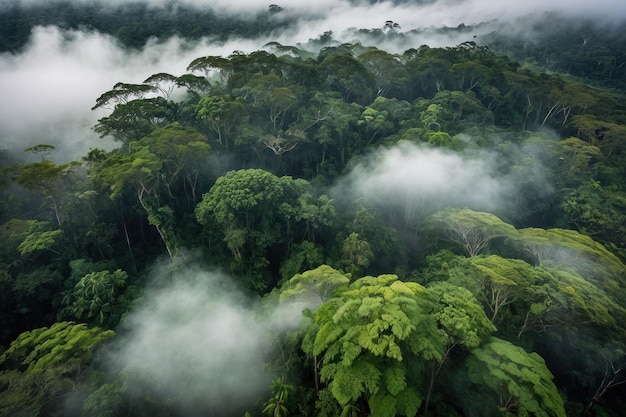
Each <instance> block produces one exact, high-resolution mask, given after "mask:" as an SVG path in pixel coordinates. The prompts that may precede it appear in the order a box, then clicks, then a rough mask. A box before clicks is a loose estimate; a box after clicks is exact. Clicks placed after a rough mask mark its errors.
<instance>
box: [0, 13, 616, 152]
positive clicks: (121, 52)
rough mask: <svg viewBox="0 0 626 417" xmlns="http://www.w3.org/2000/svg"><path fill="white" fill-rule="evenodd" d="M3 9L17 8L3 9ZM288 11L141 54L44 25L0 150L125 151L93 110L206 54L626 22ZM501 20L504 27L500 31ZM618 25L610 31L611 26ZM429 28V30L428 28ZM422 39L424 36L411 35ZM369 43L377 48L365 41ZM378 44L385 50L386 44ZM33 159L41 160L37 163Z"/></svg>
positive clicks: (2, 116)
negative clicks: (549, 23)
mask: <svg viewBox="0 0 626 417" xmlns="http://www.w3.org/2000/svg"><path fill="white" fill-rule="evenodd" d="M59 2H61V0H59V1H56V0H19V2H18V3H19V4H20V5H22V6H25V7H30V6H36V5H42V4H56V3H59ZM72 3H74V4H101V5H102V10H106V7H112V6H114V5H115V4H123V3H126V4H128V3H127V2H122V1H121V0H118V1H117V3H116V2H115V1H114V2H110V1H107V2H104V1H103V0H74V1H73V2H72ZM148 3H149V4H151V5H152V6H153V7H164V6H165V5H166V3H167V4H170V5H171V2H166V0H151V1H148ZM178 3H179V4H184V5H191V6H194V7H198V8H212V9H214V10H217V11H220V12H222V13H227V14H231V15H233V16H235V15H236V16H238V17H239V18H253V17H254V16H257V13H260V12H266V11H267V9H268V3H267V2H265V1H260V0H234V1H226V0H216V1H215V0H212V1H208V0H180V1H179V2H178ZM0 4H2V5H4V6H7V5H9V4H10V5H15V4H16V3H15V2H14V1H11V2H7V1H6V0H0ZM278 4H279V5H281V6H282V7H283V11H282V12H280V13H278V14H276V15H275V16H273V17H272V18H273V19H282V20H284V21H288V22H289V24H288V25H287V26H286V27H283V28H282V29H280V30H279V29H276V31H275V32H274V33H271V34H268V35H265V36H262V37H258V38H248V39H242V38H238V37H230V38H228V39H227V40H225V41H223V40H222V41H219V42H218V41H216V40H215V39H213V38H211V37H210V36H207V37H204V38H201V39H199V40H195V41H190V40H184V39H181V38H178V37H172V38H169V39H167V40H166V41H156V40H149V41H148V42H147V44H146V45H145V46H144V47H143V48H140V49H132V50H129V49H127V48H125V47H123V46H122V45H120V44H119V42H118V41H117V40H116V39H115V38H113V37H112V36H109V35H105V34H101V33H98V32H95V31H91V30H87V29H81V30H67V29H61V28H59V27H57V26H46V27H42V26H37V27H34V28H33V30H32V33H31V37H30V41H29V43H28V44H27V45H26V46H25V47H24V48H22V49H20V50H19V51H18V52H15V53H4V54H1V55H0V88H1V91H2V92H3V94H2V95H0V109H1V110H0V150H3V151H9V152H11V153H12V154H13V157H14V158H20V159H24V158H27V157H28V155H25V154H24V153H23V152H22V151H23V150H24V149H25V148H27V147H30V146H33V145H36V144H41V143H45V144H51V145H54V146H55V147H57V151H56V152H55V153H54V154H52V155H51V156H50V158H51V159H53V160H55V161H56V162H59V163H60V162H68V161H71V160H77V159H80V157H81V156H84V155H85V154H86V153H87V152H88V151H89V150H90V149H93V148H95V147H100V148H104V149H106V150H109V149H112V148H114V147H116V146H118V144H117V143H115V142H113V141H112V140H111V139H110V138H106V139H101V138H99V137H98V135H97V134H96V133H94V132H93V131H92V127H93V126H94V125H95V123H96V122H97V120H98V118H100V117H103V116H105V115H106V112H105V111H104V110H100V111H97V112H92V111H90V108H91V107H92V106H93V105H94V103H95V100H96V98H97V97H99V96H100V94H102V93H103V92H105V91H108V90H110V89H111V88H112V87H113V85H115V84H116V83H117V82H126V83H141V82H142V81H143V80H144V79H146V78H147V77H149V76H150V75H152V74H154V73H157V72H169V73H172V74H174V75H182V74H183V73H185V72H186V71H185V69H186V66H187V65H188V64H189V62H191V61H192V60H193V59H194V58H197V57H198V56H202V55H222V56H228V55H230V54H231V53H232V52H233V51H235V50H238V51H243V52H246V53H249V52H252V51H255V50H259V49H261V48H262V47H263V45H265V44H266V43H267V42H269V41H278V42H280V43H283V44H288V45H297V44H301V45H306V43H307V42H308V41H310V40H311V39H315V38H317V37H319V36H320V35H321V34H323V33H324V32H326V31H332V33H333V37H334V38H335V39H336V40H337V41H339V42H355V41H359V40H360V39H359V38H358V35H357V34H356V29H357V28H366V29H382V28H383V27H384V24H385V21H387V20H392V21H394V22H397V23H398V24H399V25H400V26H401V31H402V33H404V34H407V35H408V36H407V39H408V41H406V42H401V43H400V42H397V40H395V41H394V40H393V39H390V40H389V41H387V42H383V43H382V44H379V45H378V46H379V47H381V48H384V49H386V50H388V51H390V52H395V53H400V52H402V51H404V50H406V49H408V48H411V47H419V46H420V45H429V46H431V47H444V46H454V45H458V44H460V43H462V42H465V41H468V40H472V39H474V37H477V40H480V37H481V36H482V35H483V34H487V33H489V32H490V31H493V30H494V29H495V28H498V27H500V28H501V27H506V28H507V30H513V29H515V30H517V31H519V33H524V28H518V27H515V28H514V27H513V26H506V25H505V26H503V25H504V23H503V22H505V21H507V20H508V19H515V18H516V17H519V16H524V15H527V14H532V13H535V14H537V13H545V12H548V11H554V12H558V13H560V14H561V15H563V16H570V17H584V18H586V19H594V18H595V19H599V21H602V22H613V23H615V22H621V21H623V20H624V19H626V3H624V2H623V1H619V0H599V1H597V2H589V1H551V2H545V1H539V0H531V1H526V2H513V3H510V2H509V3H504V2H496V1H486V0H438V1H380V2H373V1H357V0H352V1H348V0H340V1H335V0H320V1H317V2H308V1H303V0H297V1H296V0H294V1H290V2H288V3H283V4H281V3H280V2H278ZM493 19H499V21H498V23H497V25H496V23H493V24H491V23H489V24H487V23H481V22H492V21H493V22H495V21H494V20H493ZM462 23H463V24H467V25H477V26H476V29H475V30H473V31H470V32H467V33H457V34H454V35H451V34H449V33H448V34H446V35H442V34H441V33H437V31H436V30H434V28H440V27H444V26H447V27H456V26H457V25H460V24H462ZM608 24H609V23H607V25H608ZM429 28H430V29H429ZM412 30H415V32H414V33H413V32H411V31H412ZM361 39H362V40H363V42H364V43H371V42H374V41H375V40H374V39H370V38H367V37H366V35H362V38H361ZM376 42H381V41H380V40H378V41H376ZM31 160H34V159H31Z"/></svg>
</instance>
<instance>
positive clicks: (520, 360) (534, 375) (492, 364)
mask: <svg viewBox="0 0 626 417" xmlns="http://www.w3.org/2000/svg"><path fill="white" fill-rule="evenodd" d="M466 366H467V369H468V376H469V379H470V381H472V382H473V383H474V384H476V385H478V386H480V387H482V388H483V389H482V390H481V391H483V392H484V391H486V389H488V390H489V391H490V392H489V393H488V394H487V395H489V396H490V397H491V401H492V402H491V403H487V404H489V405H490V407H489V408H487V407H485V410H484V411H485V414H484V415H499V413H498V412H497V411H498V410H499V411H500V412H507V413H515V414H516V415H520V416H525V415H533V416H537V417H565V409H564V406H563V400H562V398H561V396H560V394H559V392H558V390H557V388H556V386H555V385H554V382H553V376H552V374H551V373H550V371H549V370H548V368H547V367H546V365H545V362H544V360H543V359H542V358H541V356H539V355H538V354H536V353H530V354H529V353H527V352H526V351H525V350H524V349H523V348H521V347H519V346H515V345H513V344H511V343H509V342H507V341H505V340H501V339H498V338H495V337H492V338H491V340H490V341H489V343H487V344H485V345H483V346H482V347H480V348H478V349H475V350H473V351H472V355H471V356H470V357H469V358H468V360H467V364H466ZM487 404H486V405H487ZM496 404H497V407H494V406H493V405H496Z"/></svg>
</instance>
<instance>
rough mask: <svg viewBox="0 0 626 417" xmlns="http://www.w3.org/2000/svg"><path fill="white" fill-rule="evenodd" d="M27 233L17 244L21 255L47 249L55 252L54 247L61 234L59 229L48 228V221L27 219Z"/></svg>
mask: <svg viewBox="0 0 626 417" xmlns="http://www.w3.org/2000/svg"><path fill="white" fill-rule="evenodd" d="M27 223H28V226H29V228H28V235H26V236H25V238H24V240H23V241H22V242H21V243H20V244H19V245H18V246H17V250H18V251H19V252H20V254H21V255H22V256H29V255H32V254H33V253H36V252H39V251H45V250H49V251H52V252H54V253H56V254H58V253H59V252H58V251H56V250H55V249H54V246H55V244H56V241H57V239H58V238H59V236H60V235H61V234H62V231H61V230H60V229H56V230H48V222H43V221H38V220H27Z"/></svg>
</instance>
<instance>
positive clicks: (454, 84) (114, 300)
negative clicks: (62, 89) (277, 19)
mask: <svg viewBox="0 0 626 417" xmlns="http://www.w3.org/2000/svg"><path fill="white" fill-rule="evenodd" d="M268 51H273V52H274V53H271V52H268ZM188 71H189V72H188V73H186V74H183V75H173V74H165V73H156V74H154V75H153V76H151V77H148V78H147V79H146V80H145V82H144V83H141V84H127V83H118V84H116V85H115V86H114V87H113V89H112V90H110V91H107V92H105V93H103V94H102V95H101V96H100V97H99V98H97V99H96V103H95V106H94V108H110V110H111V113H110V114H109V115H108V116H106V117H103V118H102V119H100V120H99V121H98V124H97V126H96V127H95V129H96V130H97V131H98V132H100V133H101V134H103V135H108V136H112V137H114V138H115V139H117V140H118V141H120V143H121V146H120V147H119V148H118V149H115V150H113V151H110V152H104V151H102V150H93V151H91V152H90V153H89V154H88V155H86V156H85V157H84V158H83V159H82V160H81V161H77V162H74V163H71V164H67V165H57V164H55V163H54V162H52V161H50V160H48V158H50V157H51V155H52V154H53V151H54V149H52V147H50V146H49V145H40V146H37V147H33V148H31V149H29V151H30V152H33V153H35V154H37V155H39V156H40V157H41V159H42V160H41V161H40V162H35V163H31V164H26V165H13V166H10V167H7V168H3V169H2V171H1V172H0V173H1V174H2V177H1V178H2V182H0V185H1V192H2V194H3V196H6V199H5V201H6V203H4V204H3V205H1V206H0V209H1V211H0V220H1V225H0V297H1V299H2V307H1V310H0V320H2V324H3V325H2V326H1V327H0V328H1V329H2V334H1V337H2V339H1V343H2V345H3V346H6V347H7V350H6V352H5V353H4V354H3V356H2V357H1V358H0V369H1V370H2V372H4V373H3V374H2V375H3V378H5V379H3V380H2V381H5V382H2V383H3V384H5V386H10V387H17V388H15V389H16V390H17V389H19V390H21V391H20V393H21V394H19V395H17V394H16V395H17V396H13V394H15V392H17V391H15V390H14V388H11V389H9V390H8V391H7V397H6V398H7V399H6V400H3V401H6V404H8V406H9V405H10V407H12V408H10V409H11V410H13V409H16V408H17V407H18V406H19V405H20V404H22V405H24V404H25V401H26V400H25V396H28V395H31V394H32V393H33V392H40V393H41V397H37V402H33V405H36V407H37V408H36V409H34V410H33V411H32V414H33V415H40V416H43V415H53V414H54V412H59V410H60V409H61V408H60V407H61V405H59V404H58V403H57V402H54V401H50V399H51V398H55V396H58V394H59V392H64V393H67V392H69V391H71V390H72V389H74V387H73V386H72V388H71V389H70V388H67V385H66V384H65V383H66V382H67V381H66V379H67V378H66V379H64V380H63V381H65V382H63V384H60V385H58V384H57V385H54V387H55V388H54V389H49V390H48V389H41V385H38V384H45V383H47V381H48V380H47V379H46V378H48V377H50V378H51V377H52V375H53V374H54V373H56V374H57V375H58V376H59V377H63V378H65V377H67V375H68V374H69V373H70V372H78V373H80V375H81V376H80V377H79V376H77V377H76V378H74V379H73V380H72V381H73V384H75V385H76V386H80V387H81V388H84V387H85V386H86V384H87V383H88V382H86V381H85V380H84V379H83V378H82V375H84V373H83V372H82V371H83V370H84V368H86V367H88V366H89V367H90V370H91V371H93V370H95V369H97V365H96V364H90V360H91V349H92V347H95V346H96V345H97V344H99V343H100V342H102V341H104V340H105V339H106V338H108V337H109V336H111V335H112V333H110V331H111V329H114V328H115V327H116V326H117V325H119V324H120V321H121V320H123V317H124V315H125V313H126V312H127V311H128V309H129V307H130V306H131V305H132V303H133V301H134V300H135V299H137V298H138V297H140V296H141V292H142V288H143V282H144V275H145V274H146V273H147V271H148V268H147V266H148V265H150V264H152V263H153V262H154V261H155V260H156V259H158V258H159V257H160V256H164V257H165V258H169V259H184V257H185V255H186V253H187V250H186V249H199V251H200V252H201V253H202V254H203V256H204V258H205V260H206V261H207V262H210V263H212V264H215V265H218V266H220V267H222V268H224V269H225V270H227V271H229V272H230V273H231V275H232V276H233V277H234V279H236V280H238V281H240V283H242V285H243V286H244V287H246V288H247V289H248V290H249V291H250V292H253V293H256V294H257V295H258V296H266V295H268V294H269V295H268V298H267V299H268V300H271V299H272V298H271V296H272V295H273V293H274V292H278V293H279V294H280V296H279V298H281V299H283V300H287V299H294V298H295V299H298V300H301V301H304V302H306V303H307V305H309V308H310V310H307V311H305V314H304V315H305V318H306V320H305V322H306V323H305V324H304V326H303V328H302V329H300V330H299V331H298V332H295V333H293V334H288V335H281V337H280V338H279V340H280V341H281V342H280V346H279V348H280V349H282V350H283V351H290V352H293V355H291V356H294V357H295V356H297V357H298V358H297V360H296V359H294V360H290V361H287V362H286V363H278V362H279V361H278V360H277V361H275V362H274V363H271V364H269V366H270V368H271V369H275V370H276V371H277V374H278V373H281V374H282V375H279V376H278V377H277V379H276V380H275V382H274V385H273V387H272V389H271V390H270V391H271V392H270V397H269V399H268V400H267V401H265V402H264V403H263V404H259V409H258V410H256V412H258V413H265V414H271V415H281V416H284V415H287V414H290V413H291V414H296V413H299V414H301V415H320V416H325V415H329V416H330V415H333V416H336V415H341V414H343V415H355V416H361V415H370V414H371V415H376V416H393V415H406V416H409V415H411V416H412V415H415V414H416V413H423V414H428V413H429V412H430V413H433V414H435V415H450V416H455V415H463V416H472V415H478V414H480V415H488V416H491V415H494V416H495V415H499V413H504V414H505V415H520V416H524V415H535V416H563V415H565V409H566V408H567V410H568V412H569V413H577V412H578V413H579V414H583V413H586V414H588V415H592V414H593V413H595V412H596V411H597V413H598V415H600V413H601V411H602V410H608V411H607V412H609V413H613V415H617V414H615V413H618V412H619V410H620V409H621V408H620V407H621V406H622V405H623V404H622V403H621V401H623V400H621V399H620V398H619V396H618V395H615V394H614V392H615V390H613V389H612V388H613V387H615V386H617V385H619V384H621V383H623V382H624V380H623V377H622V374H621V372H622V369H623V363H624V360H625V359H624V354H623V352H624V351H625V350H626V347H625V346H624V340H626V337H625V336H626V335H625V333H626V331H625V328H624V326H623V323H624V322H625V320H626V308H625V305H626V290H625V288H626V276H625V274H626V268H625V267H624V264H623V262H624V259H625V258H626V257H625V252H624V251H625V249H626V240H625V236H626V233H623V231H624V229H623V228H624V224H626V222H624V219H626V210H625V209H624V208H625V206H624V200H625V195H626V194H625V190H624V182H623V179H624V178H625V177H626V171H625V169H626V148H625V144H626V142H625V141H624V139H623V132H624V128H623V122H624V120H623V111H624V107H623V96H622V95H620V94H619V93H616V92H611V91H606V90H596V89H594V88H592V87H590V86H588V85H585V84H582V83H580V82H575V81H569V80H566V79H564V78H562V77H558V76H551V75H547V74H543V73H538V72H534V71H532V70H529V69H527V68H523V67H521V66H520V65H519V64H517V63H515V62H513V61H511V60H510V59H507V58H506V57H503V56H498V55H496V54H494V53H492V52H491V51H489V50H488V49H487V48H484V47H480V46H478V45H477V44H475V43H472V42H467V43H464V44H461V45H459V46H457V47H453V48H429V47H426V46H423V47H420V48H419V49H409V50H407V51H406V52H405V53H403V54H398V55H396V54H391V53H388V52H386V51H383V50H380V49H377V48H373V47H366V46H363V45H361V44H334V45H333V46H328V47H325V48H323V49H322V50H321V51H319V53H312V52H310V51H306V50H303V49H300V48H297V47H293V46H284V45H280V44H278V43H271V44H268V45H266V50H261V51H257V52H253V53H251V54H243V53H237V52H236V53H233V54H232V55H231V56H229V57H226V58H224V57H216V56H205V57H199V58H197V59H195V60H193V61H192V62H191V63H190V65H189V67H188ZM174 92H176V94H174ZM546 128H551V129H553V130H554V132H555V133H554V135H553V136H549V135H547V134H545V133H541V132H542V131H544V130H545V129H546ZM531 129H533V130H534V131H531ZM405 142H409V143H413V144H416V145H419V146H423V147H434V148H443V149H445V151H446V152H450V153H453V152H456V153H465V155H476V154H479V153H480V151H481V150H483V149H485V148H489V149H490V150H491V151H492V152H493V153H494V154H495V155H498V156H499V157H500V160H501V163H499V164H498V166H497V167H496V169H497V172H496V174H497V175H503V176H504V175H507V174H510V173H512V172H521V173H527V174H528V180H527V182H523V180H521V181H522V182H521V183H516V184H515V186H516V187H518V188H519V192H518V193H517V196H516V199H517V200H516V201H515V202H514V203H515V205H516V206H518V212H517V214H516V215H515V216H512V217H511V218H510V219H509V218H506V217H504V216H503V215H501V214H500V213H498V215H496V214H495V213H486V212H477V211H473V210H470V209H467V208H456V207H452V208H449V209H446V210H439V211H437V212H435V213H432V216H430V217H426V214H431V212H429V211H428V210H425V212H423V213H418V212H417V211H416V210H414V209H413V208H412V207H408V205H410V204H407V205H404V206H403V204H402V203H401V202H398V201H384V202H372V201H362V202H354V201H342V199H341V196H339V197H337V198H335V199H333V198H330V197H329V196H328V195H325V194H324V191H323V190H324V189H326V188H325V186H328V185H332V184H334V183H335V181H336V180H337V179H338V178H339V177H340V176H342V175H343V174H344V173H345V172H347V170H348V169H350V167H351V166H353V165H355V164H356V163H358V162H357V161H358V160H359V159H360V158H362V157H363V156H364V155H367V154H369V153H371V152H375V151H376V150H378V149H381V148H388V147H392V146H395V145H397V144H401V143H405ZM539 163H541V164H543V169H544V170H545V171H546V176H547V178H548V179H549V180H550V181H551V186H552V187H553V189H554V192H552V193H550V194H549V195H548V194H545V193H544V194H541V193H539V192H538V191H537V189H536V188H534V185H533V183H532V176H531V175H530V174H532V172H533V170H534V169H535V168H536V167H537V166H538V164H539ZM518 177H519V176H518ZM522 177H523V176H522ZM607 210H608V212H607ZM600 212H604V213H606V214H605V215H603V216H599V215H597V213H600ZM512 223H514V225H513V224H512ZM68 320H80V321H81V322H83V323H82V324H74V323H69V322H68ZM100 326H102V328H103V329H104V330H101V329H100ZM74 336H76V337H77V338H75V337H74ZM79 336H80V337H79ZM11 341H13V343H12V344H11ZM568 351H571V352H574V353H575V354H574V355H572V357H571V359H564V357H566V356H568V355H567V354H566V353H567V352H568ZM531 352H532V353H531ZM596 352H602V355H601V356H600V357H599V358H598V357H593V355H594V354H595V353H596ZM577 358H583V360H579V361H577V360H576V359H577ZM31 366H32V369H31ZM57 366H65V367H69V368H71V369H70V370H65V369H60V370H59V369H58V368H57ZM69 368H68V369H69ZM88 374H89V373H88ZM42 375H43V376H42ZM91 375H93V378H92V379H91V381H89V382H92V383H93V386H92V389H93V392H92V395H89V396H87V397H86V399H85V400H84V401H83V402H81V405H80V406H78V409H81V408H82V411H80V412H77V414H80V413H81V412H82V413H83V414H85V413H87V414H89V413H92V414H93V413H99V414H101V415H123V413H124V412H127V411H128V410H126V411H122V410H121V407H122V406H121V405H120V404H123V405H128V404H131V403H132V404H133V407H130V406H129V407H130V408H133V410H134V411H136V412H137V413H138V414H137V415H155V416H158V415H166V414H167V413H169V412H171V410H172V409H173V408H174V407H172V406H171V404H172V403H173V404H176V401H181V400H180V399H171V398H155V397H153V396H152V397H149V396H148V395H147V394H146V396H145V397H141V396H139V397H140V398H139V399H138V396H137V395H136V393H135V392H133V390H132V389H131V388H130V387H128V386H127V385H126V383H125V382H124V380H123V378H121V377H120V378H119V379H115V378H113V379H107V378H104V379H102V380H99V379H98V378H97V372H93V373H91ZM39 376H42V378H43V379H37V378H39ZM68 378H69V377H68ZM87 379H88V378H87ZM15 381H17V382H15ZM42 381H43V382H42ZM64 384H65V385H64ZM24 393H26V394H24ZM470 393H472V394H470ZM33 395H34V394H33ZM474 396H475V397H474ZM9 397H10V398H9ZM561 398H563V399H564V401H563V400H561ZM472 399H476V401H480V403H481V404H483V405H484V408H482V409H480V410H477V409H476V402H475V401H472ZM79 402H80V401H79ZM168 402H170V403H169V405H168V406H167V407H164V408H163V409H162V410H161V411H159V409H160V408H159V404H165V403H168ZM11 404H12V405H11ZM112 404H117V406H115V407H117V408H115V407H114V406H113V405H112ZM110 407H113V408H110ZM140 410H143V411H140ZM616 410H617V411H616ZM142 413H143V414H142ZM159 413H160V414H159Z"/></svg>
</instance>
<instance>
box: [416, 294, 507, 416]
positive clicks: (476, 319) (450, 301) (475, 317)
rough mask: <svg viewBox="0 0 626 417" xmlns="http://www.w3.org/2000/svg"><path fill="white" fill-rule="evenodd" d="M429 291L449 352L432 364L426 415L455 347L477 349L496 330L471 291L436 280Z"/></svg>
mask: <svg viewBox="0 0 626 417" xmlns="http://www.w3.org/2000/svg"><path fill="white" fill-rule="evenodd" d="M428 292H429V294H430V295H431V297H432V299H433V301H434V304H435V309H434V312H433V315H434V317H435V319H436V320H437V324H438V327H439V331H440V333H441V335H442V336H443V340H444V345H445V352H444V354H443V356H442V357H441V359H440V360H439V361H433V363H432V366H431V375H430V383H429V385H428V391H427V393H426V398H425V400H424V415H425V416H426V415H428V406H429V402H430V398H431V394H432V391H433V387H434V384H435V379H436V378H437V375H439V372H441V369H442V367H443V366H444V364H445V363H446V361H447V359H448V357H449V356H450V353H451V352H452V350H453V349H455V348H457V347H458V348H461V349H465V350H467V351H470V350H472V349H475V348H477V347H479V346H480V345H482V344H483V342H484V341H485V340H486V339H487V338H488V337H489V335H490V334H491V333H492V332H494V331H495V330H496V328H495V326H494V325H493V324H492V323H491V322H490V321H489V319H488V318H487V316H486V315H485V312H484V310H483V308H482V306H481V305H480V304H478V302H477V300H476V298H475V297H474V295H473V294H472V293H471V292H470V291H469V290H467V289H465V288H462V287H458V286H456V285H453V284H450V283H448V282H436V283H434V284H433V285H430V286H429V287H428Z"/></svg>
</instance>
